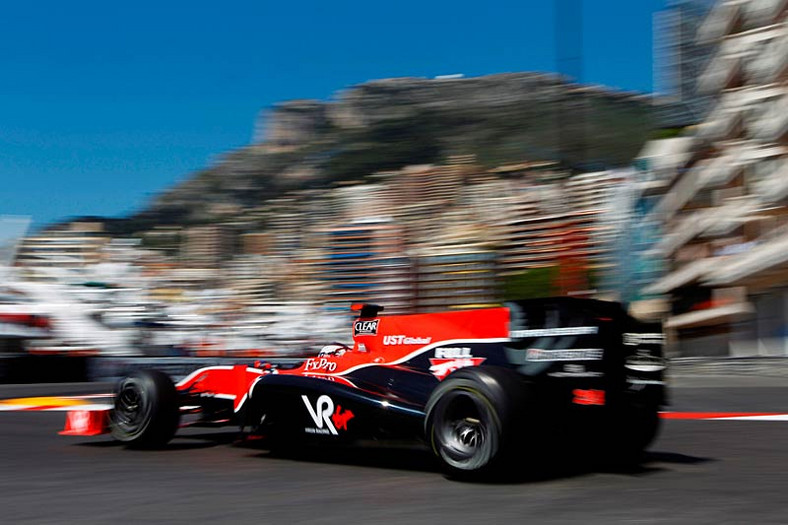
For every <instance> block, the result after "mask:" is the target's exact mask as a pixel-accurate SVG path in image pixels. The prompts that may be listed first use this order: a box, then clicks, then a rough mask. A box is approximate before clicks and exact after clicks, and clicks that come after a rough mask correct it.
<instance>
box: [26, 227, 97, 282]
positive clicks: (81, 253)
mask: <svg viewBox="0 0 788 525" xmlns="http://www.w3.org/2000/svg"><path fill="white" fill-rule="evenodd" d="M110 239H111V238H110V236H109V235H108V234H106V233H105V232H104V227H103V225H102V224H101V223H100V222H83V221H76V222H71V223H67V224H64V225H59V226H56V227H53V228H49V229H47V230H44V231H42V232H41V233H38V234H36V235H31V236H29V237H26V238H25V239H24V240H23V241H22V243H21V245H20V246H19V248H18V252H17V254H16V261H17V263H18V264H19V265H21V266H25V267H28V268H60V269H63V270H67V269H74V268H82V267H84V266H86V265H90V264H96V263H98V262H100V261H101V259H102V249H103V248H104V246H105V245H107V244H108V243H109V242H110Z"/></svg>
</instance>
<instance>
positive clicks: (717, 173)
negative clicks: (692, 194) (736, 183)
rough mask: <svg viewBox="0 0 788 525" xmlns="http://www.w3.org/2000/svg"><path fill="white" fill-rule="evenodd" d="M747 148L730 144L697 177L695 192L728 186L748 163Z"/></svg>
mask: <svg viewBox="0 0 788 525" xmlns="http://www.w3.org/2000/svg"><path fill="white" fill-rule="evenodd" d="M748 148H749V146H748V145H747V144H746V143H744V142H738V143H735V144H731V145H730V146H729V147H728V149H726V150H725V151H724V152H723V153H722V154H721V155H720V156H719V157H715V158H714V159H713V160H712V161H711V162H709V163H708V164H707V165H706V167H705V169H704V170H703V171H702V172H701V174H700V175H699V177H698V184H697V187H696V191H698V190H701V189H704V188H716V187H719V186H724V185H726V184H728V183H729V182H730V181H731V180H732V179H733V178H734V177H735V176H736V175H737V174H739V173H740V171H741V168H742V166H743V165H744V164H746V163H747V162H748V157H747V155H746V153H747V150H748Z"/></svg>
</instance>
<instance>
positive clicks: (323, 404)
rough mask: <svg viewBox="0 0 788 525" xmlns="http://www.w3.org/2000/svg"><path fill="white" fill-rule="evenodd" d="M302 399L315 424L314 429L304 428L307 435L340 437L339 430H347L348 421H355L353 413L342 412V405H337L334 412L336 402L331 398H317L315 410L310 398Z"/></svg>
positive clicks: (323, 396) (303, 397)
mask: <svg viewBox="0 0 788 525" xmlns="http://www.w3.org/2000/svg"><path fill="white" fill-rule="evenodd" d="M301 399H302V400H303V401H304V405H306V409H307V411H308V412H309V416H310V417H311V418H312V421H314V422H315V426H314V427H306V428H304V432H306V433H307V434H322V435H333V436H336V435H339V432H337V431H338V430H347V424H348V421H350V420H351V419H353V412H351V411H350V410H342V406H341V405H337V407H336V410H334V400H333V399H331V398H330V397H329V396H326V395H322V396H320V397H318V398H317V402H316V403H315V406H314V408H313V407H312V403H310V401H309V398H308V397H307V396H305V395H302V396H301Z"/></svg>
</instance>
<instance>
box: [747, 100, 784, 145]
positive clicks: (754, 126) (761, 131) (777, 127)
mask: <svg viewBox="0 0 788 525" xmlns="http://www.w3.org/2000/svg"><path fill="white" fill-rule="evenodd" d="M748 127H749V128H750V129H749V132H750V135H751V136H752V137H753V138H756V139H758V140H760V141H762V142H777V141H778V140H779V139H780V137H782V136H783V135H784V134H785V132H786V131H787V130H788V93H786V92H784V91H783V94H782V95H781V96H779V97H776V98H774V99H773V100H771V101H769V102H765V103H764V104H762V105H761V106H759V107H758V108H756V111H755V114H754V118H753V119H752V120H751V123H750V125H749V126H748Z"/></svg>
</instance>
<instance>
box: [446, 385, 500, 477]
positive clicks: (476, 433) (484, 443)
mask: <svg viewBox="0 0 788 525" xmlns="http://www.w3.org/2000/svg"><path fill="white" fill-rule="evenodd" d="M435 414H436V415H435V419H434V423H433V439H434V445H435V448H436V451H437V452H438V453H439V454H440V456H441V458H443V460H444V461H445V462H446V463H447V464H449V465H451V466H452V467H454V468H457V469H461V470H475V469H478V468H481V467H483V466H485V465H486V464H487V463H488V462H489V461H490V459H491V458H492V455H493V451H494V448H495V443H496V435H495V433H494V432H493V428H492V427H491V414H490V410H489V407H488V406H487V404H486V403H485V402H484V400H482V399H481V398H480V397H479V396H478V395H477V394H476V393H475V392H472V391H466V390H456V391H453V392H448V393H446V394H445V395H444V397H443V399H441V401H440V403H439V404H438V406H436V410H435Z"/></svg>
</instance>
